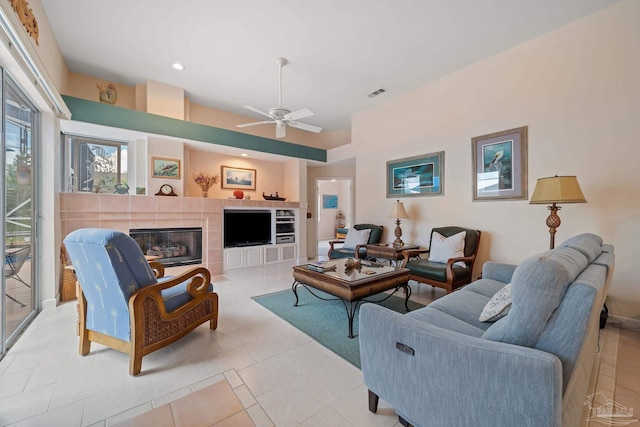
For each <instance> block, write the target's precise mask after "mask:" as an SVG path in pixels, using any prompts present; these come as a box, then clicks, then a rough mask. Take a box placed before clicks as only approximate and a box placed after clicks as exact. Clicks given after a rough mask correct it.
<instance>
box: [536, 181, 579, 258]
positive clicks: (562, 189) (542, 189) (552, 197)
mask: <svg viewBox="0 0 640 427" xmlns="http://www.w3.org/2000/svg"><path fill="white" fill-rule="evenodd" d="M529 203H530V204H547V203H551V206H547V209H549V211H550V214H549V216H548V217H547V227H549V234H550V235H551V240H550V244H549V249H553V248H554V246H555V235H556V229H557V228H558V227H560V217H559V216H558V211H559V210H560V206H556V203H587V200H586V199H585V198H584V194H582V190H581V189H580V184H578V179H577V178H576V177H575V176H558V175H556V176H550V177H547V178H540V179H538V182H537V183H536V188H535V190H533V196H531V200H529Z"/></svg>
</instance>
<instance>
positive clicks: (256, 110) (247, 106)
mask: <svg viewBox="0 0 640 427" xmlns="http://www.w3.org/2000/svg"><path fill="white" fill-rule="evenodd" d="M244 108H248V109H249V110H251V111H253V112H254V113H258V114H262V115H263V116H267V117H269V118H271V119H272V118H273V117H271V114H269V113H267V112H266V111H262V110H258V109H257V108H256V107H252V106H251V105H245V106H244Z"/></svg>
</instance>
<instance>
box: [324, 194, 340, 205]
mask: <svg viewBox="0 0 640 427" xmlns="http://www.w3.org/2000/svg"><path fill="white" fill-rule="evenodd" d="M322 209H338V195H337V194H323V195H322Z"/></svg>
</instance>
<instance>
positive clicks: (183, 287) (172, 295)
mask: <svg viewBox="0 0 640 427" xmlns="http://www.w3.org/2000/svg"><path fill="white" fill-rule="evenodd" d="M171 277H172V276H166V277H163V278H161V279H160V280H159V281H158V282H160V283H162V282H163V281H166V280H169V279H171ZM190 280H191V279H189V280H186V281H184V282H182V283H180V284H179V285H177V286H172V287H170V288H167V289H163V290H162V291H160V294H161V295H162V299H163V300H164V308H165V310H167V313H170V312H172V311H173V310H176V309H177V308H179V307H182V306H183V305H185V304H186V303H188V302H189V301H191V300H192V299H193V297H192V296H191V295H190V294H189V292H187V284H188V283H189V281H190ZM207 292H213V284H211V283H210V284H209V287H208V288H207Z"/></svg>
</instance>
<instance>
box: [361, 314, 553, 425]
mask: <svg viewBox="0 0 640 427" xmlns="http://www.w3.org/2000/svg"><path fill="white" fill-rule="evenodd" d="M359 322H360V323H359V339H360V355H361V356H360V357H361V363H362V373H363V376H364V381H365V383H366V385H367V387H368V389H369V390H370V391H371V392H373V393H375V394H376V395H378V396H379V397H380V398H382V399H383V400H385V401H386V402H388V403H389V404H390V405H391V406H392V407H393V408H394V409H395V410H396V411H397V412H398V413H400V414H401V415H402V416H403V418H405V419H406V420H407V421H409V422H411V423H413V424H415V425H424V426H427V425H438V426H463V425H491V426H504V427H507V426H514V425H517V426H531V427H534V426H535V427H538V426H560V425H561V413H562V366H561V362H560V360H559V359H558V358H557V357H556V356H554V355H552V354H549V353H545V352H543V351H540V350H536V349H532V348H528V347H520V346H515V345H511V344H505V343H500V342H494V341H489V340H485V339H482V338H476V337H471V336H467V335H463V334H460V333H457V332H454V331H450V330H445V329H442V328H439V327H436V326H433V325H430V324H428V323H425V322H422V321H419V320H416V319H414V318H411V317H407V316H404V315H402V314H399V313H396V312H394V311H392V310H388V309H386V308H383V307H380V306H378V305H375V304H364V305H362V306H361V307H360V318H359ZM397 343H400V344H402V345H404V346H406V347H402V346H399V347H401V349H398V348H397V347H396V345H397ZM402 348H404V350H406V351H402ZM412 351H413V354H412V355H411V354H409V353H411V352H412ZM523 384H526V386H523ZM363 398H364V397H363Z"/></svg>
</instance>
